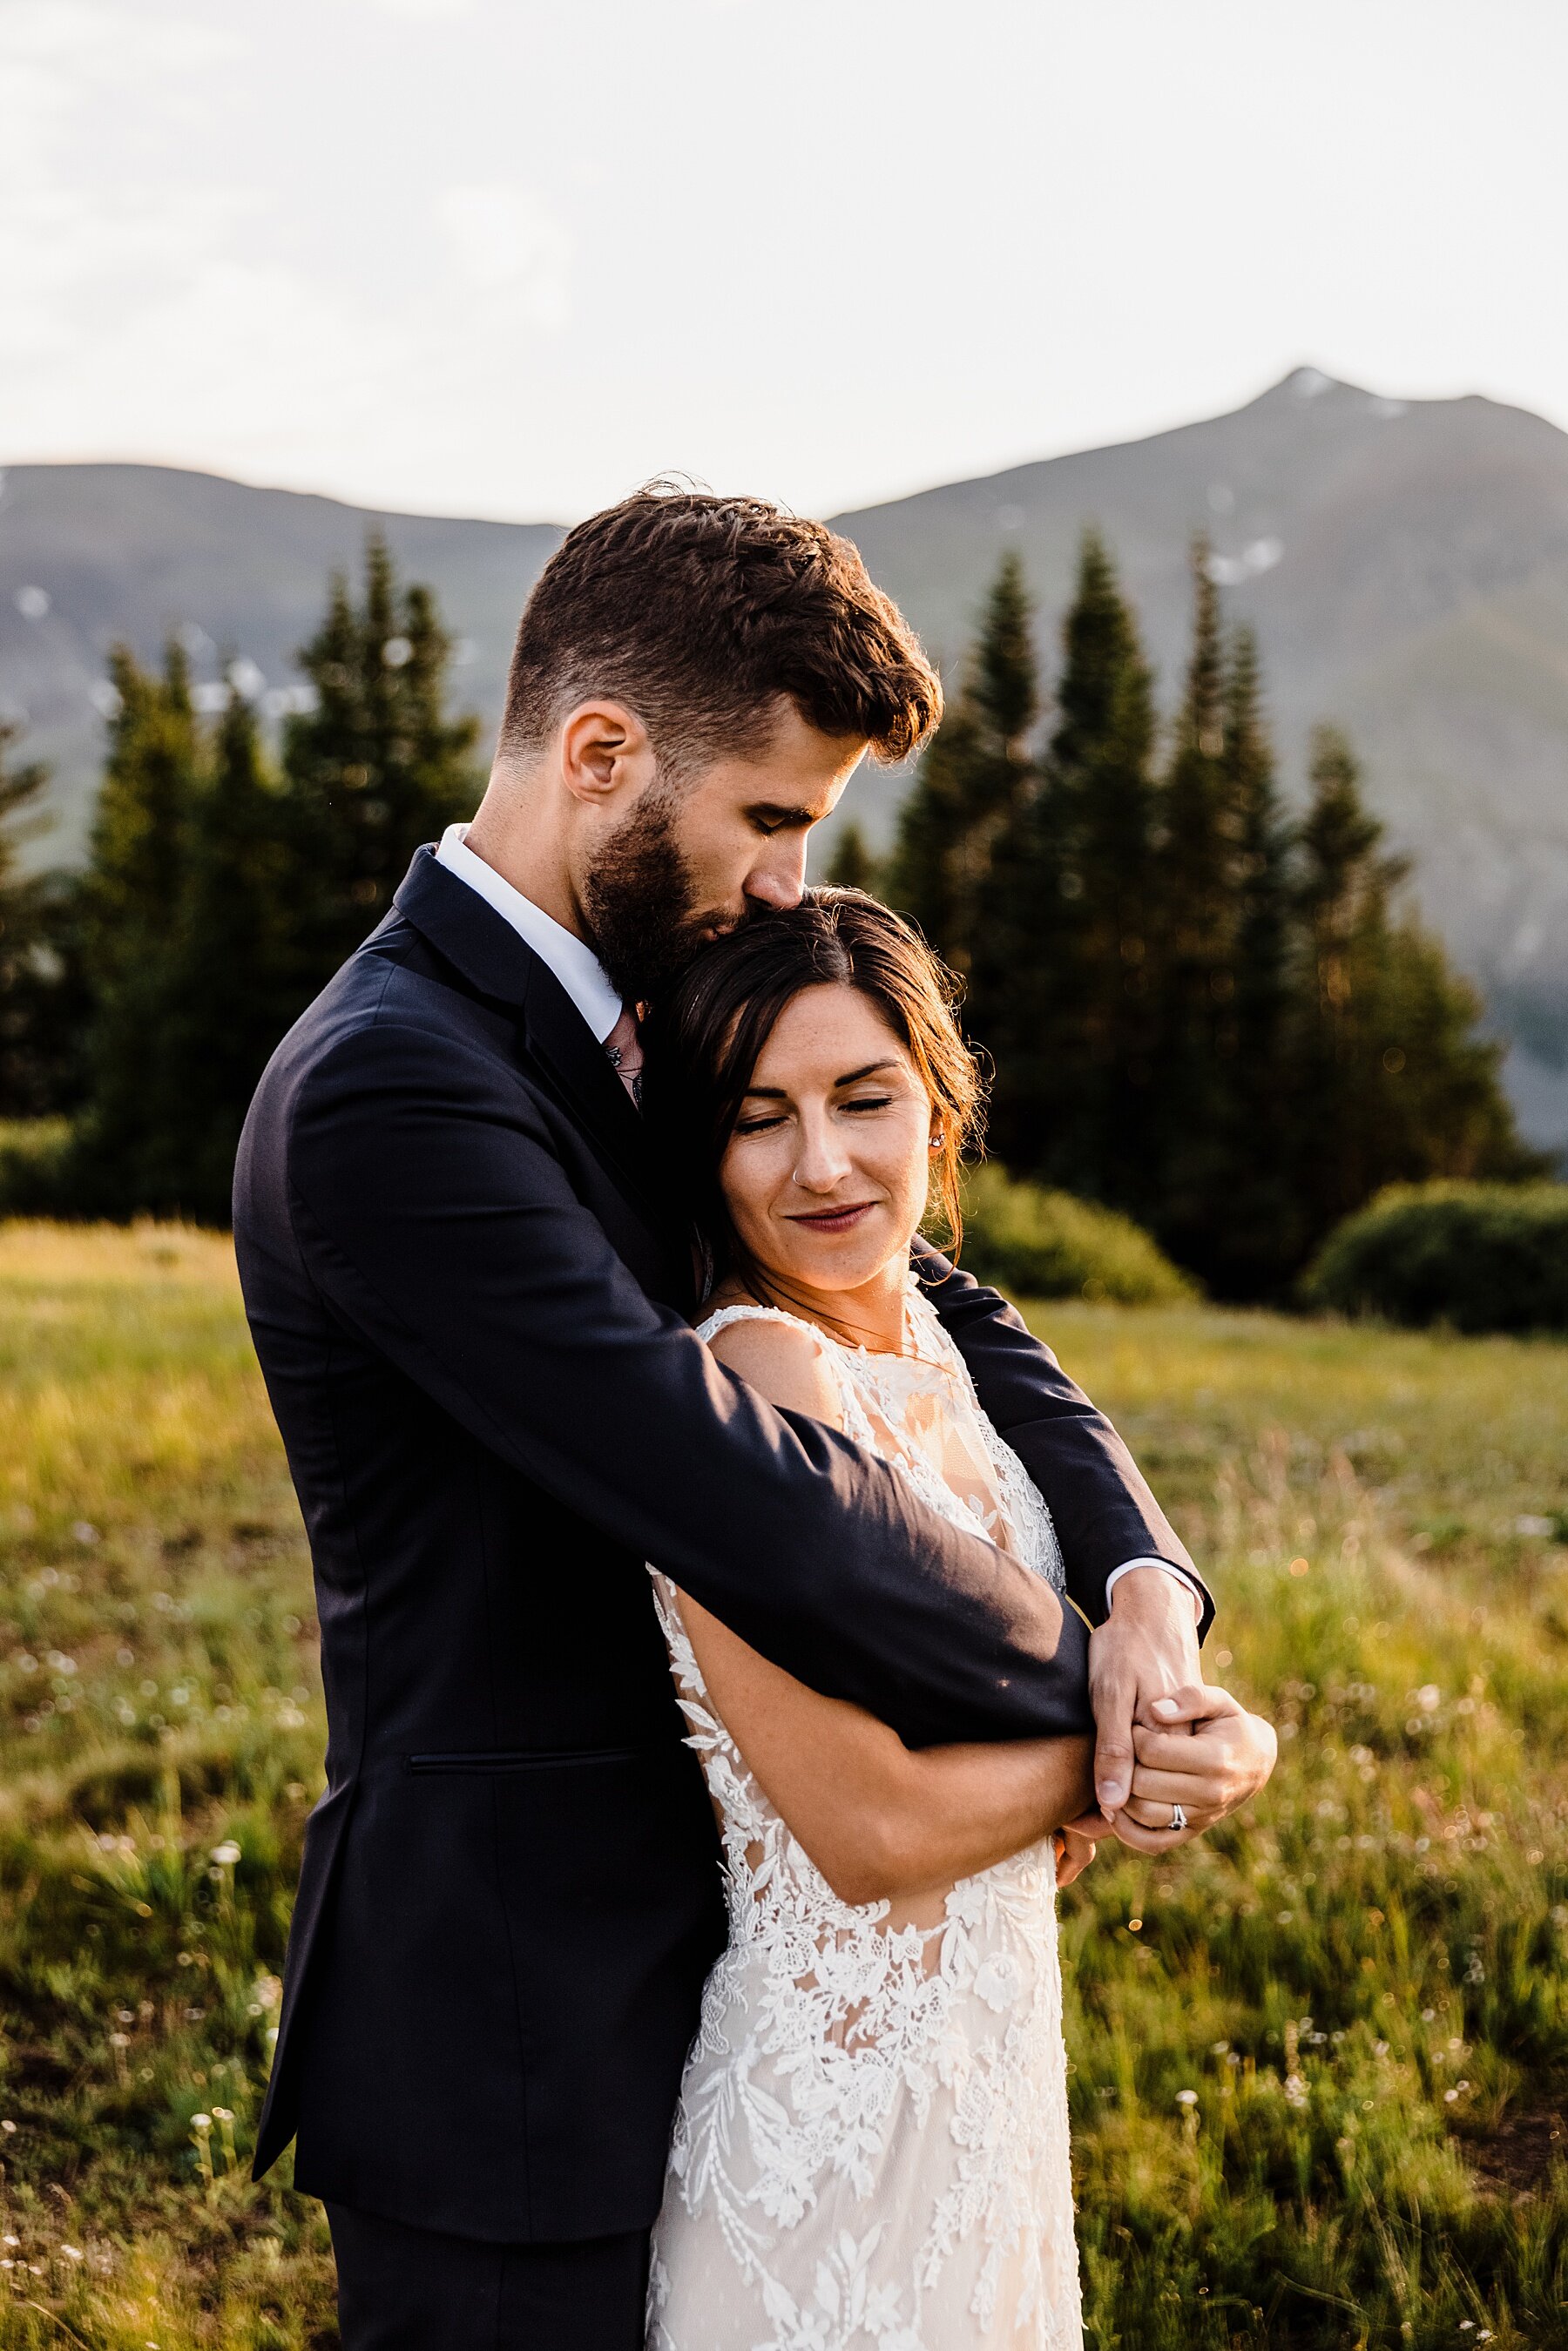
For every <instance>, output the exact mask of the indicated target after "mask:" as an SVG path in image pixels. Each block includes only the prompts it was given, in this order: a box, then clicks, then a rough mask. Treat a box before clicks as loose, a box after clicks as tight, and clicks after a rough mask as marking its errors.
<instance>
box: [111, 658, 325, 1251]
mask: <svg viewBox="0 0 1568 2351" xmlns="http://www.w3.org/2000/svg"><path fill="white" fill-rule="evenodd" d="M301 881H302V877H301V874H300V872H299V867H298V858H297V854H296V844H295V841H294V839H293V828H292V824H291V811H290V810H289V808H288V804H287V800H286V799H285V798H284V796H283V794H282V792H281V790H280V789H279V788H278V786H277V782H276V781H275V780H274V779H273V778H272V777H270V776H269V774H268V772H267V764H266V761H265V758H264V757H263V753H262V747H261V743H260V740H259V737H258V734H257V729H256V717H255V714H254V713H253V711H252V710H251V708H250V707H249V705H248V704H246V702H245V701H244V699H243V698H242V697H241V696H240V695H238V694H236V693H231V695H230V697H229V702H228V705H227V707H226V709H225V712H224V714H223V716H222V718H221V720H220V722H219V724H218V726H217V728H216V731H215V735H214V737H213V739H212V741H211V742H210V744H209V745H208V746H206V747H205V749H204V758H203V760H202V763H201V774H200V779H199V784H198V788H197V789H196V791H195V793H194V794H193V799H192V804H191V809H190V820H189V825H188V831H187V839H186V844H185V854H184V866H183V887H182V892H181V904H180V914H179V921H178V925H177V936H176V939H175V942H174V945H173V948H172V987H171V995H172V1005H171V1010H170V1016H169V1029H168V1041H167V1046H166V1058H167V1062H168V1067H169V1072H170V1074H169V1081H168V1085H167V1103H166V1109H165V1113H164V1119H165V1123H164V1124H163V1125H162V1129H161V1131H160V1132H159V1134H157V1136H156V1138H149V1146H148V1154H147V1158H146V1160H145V1162H144V1165H146V1166H147V1168H148V1171H149V1172H148V1176H147V1178H146V1185H145V1188H147V1189H148V1190H149V1191H150V1193H152V1195H153V1196H156V1198H157V1199H158V1200H159V1201H160V1203H162V1204H170V1205H177V1206H178V1207H180V1208H181V1209H182V1210H183V1212H184V1213H185V1214H187V1215H190V1216H193V1217H196V1218H198V1219H199V1220H201V1221H203V1222H205V1223H215V1224H221V1223H225V1222H226V1221H227V1217H228V1213H229V1194H230V1187H231V1185H232V1183H233V1179H234V1161H235V1148H236V1146H237V1144H238V1142H239V1134H240V1128H241V1126H242V1125H243V1124H244V1123H245V1114H246V1110H247V1109H248V1107H249V1104H250V1098H251V1095H252V1094H253V1093H254V1092H255V1091H256V1081H257V1080H258V1079H259V1078H260V1076H261V1073H262V1071H263V1070H264V1069H265V1068H266V1066H267V1059H268V1057H269V1055H270V1054H271V1052H272V1050H273V1047H274V1046H275V1045H276V1044H277V1040H278V1039H279V1038H280V1037H281V1036H282V1035H283V1033H284V1031H285V1030H286V1029H287V1028H288V1027H289V1025H290V1023H291V1022H292V1021H293V1019H295V1017H296V1016H297V1014H298V1012H299V1011H300V1010H301V1009H302V1007H301V1005H300V1003H299V1001H298V979H297V977H296V971H295V956H294V953H293V938H292V932H293V923H294V911H295V907H296V905H297V904H298V895H299V892H300V887H301ZM154 1171H156V1172H154Z"/></svg>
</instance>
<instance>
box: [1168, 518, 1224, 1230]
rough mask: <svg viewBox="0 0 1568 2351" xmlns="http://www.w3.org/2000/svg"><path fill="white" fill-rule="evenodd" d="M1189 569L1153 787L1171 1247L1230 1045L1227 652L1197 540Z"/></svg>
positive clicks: (1202, 1211)
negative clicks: (1166, 737) (1188, 611)
mask: <svg viewBox="0 0 1568 2351" xmlns="http://www.w3.org/2000/svg"><path fill="white" fill-rule="evenodd" d="M1192 578H1193V638H1192V653H1191V655H1190V658H1189V661H1188V664H1187V673H1186V692H1185V695H1184V697H1183V701H1182V705H1181V709H1180V712H1179V714H1178V716H1177V719H1176V734H1175V742H1174V746H1173V750H1172V757H1171V762H1170V766H1169V768H1168V769H1167V771H1166V778H1165V780H1164V784H1163V787H1162V789H1161V793H1160V814H1159V820H1158V835H1159V842H1160V847H1159V856H1158V861H1157V881H1156V885H1155V901H1156V904H1157V907H1158V913H1159V924H1160V937H1159V941H1158V963H1159V968H1160V994H1161V1016H1162V1017H1161V1023H1160V1028H1161V1033H1160V1037H1159V1040H1158V1044H1157V1047H1156V1051H1155V1083H1156V1088H1157V1092H1156V1110H1155V1118H1156V1124H1157V1127H1158V1131H1159V1137H1160V1140H1159V1146H1158V1153H1157V1156H1158V1159H1159V1162H1160V1165H1161V1167H1162V1171H1163V1178H1164V1180H1163V1183H1162V1186H1161V1191H1162V1201H1161V1207H1162V1212H1163V1214H1162V1223H1161V1230H1162V1232H1163V1233H1164V1234H1165V1235H1166V1236H1167V1238H1166V1246H1167V1247H1168V1248H1173V1249H1190V1247H1191V1237H1192V1236H1194V1235H1196V1234H1197V1233H1200V1232H1201V1231H1202V1230H1203V1228H1204V1227H1205V1225H1206V1223H1207V1220H1208V1217H1209V1216H1210V1214H1211V1204H1212V1203H1213V1201H1214V1199H1215V1197H1216V1195H1217V1187H1218V1184H1219V1183H1220V1181H1221V1180H1222V1175H1223V1163H1222V1156H1221V1152H1220V1149H1219V1143H1218V1138H1219V1134H1220V1131H1221V1129H1222V1127H1223V1126H1224V1124H1225V1099H1224V1098H1225V1094H1226V1092H1227V1091H1228V1087H1227V1084H1226V1081H1225V1079H1224V1077H1223V1076H1222V1073H1221V1064H1222V1062H1223V1061H1224V1059H1225V1058H1226V1057H1227V1056H1228V1054H1231V1053H1234V1051H1235V1050H1236V1023H1235V1012H1234V1008H1233V1005H1232V998H1233V995H1234V990H1235V976H1234V973H1233V971H1232V969H1231V958H1230V944H1231V916H1232V911H1233V909H1232V905H1231V900H1230V892H1229V888H1228V883H1229V881H1230V860H1229V855H1228V851H1229V846H1230V844H1229V843H1228V841H1227V839H1226V836H1225V831H1224V817H1225V814H1226V804H1227V778H1226V774H1225V761H1224V754H1225V660H1224V646H1223V639H1222V634H1221V629H1220V614H1219V598H1218V591H1217V590H1216V588H1215V585H1214V582H1213V580H1212V578H1211V576H1210V571H1209V561H1208V547H1207V541H1205V540H1202V539H1199V540H1198V541H1197V543H1196V544H1195V546H1194V549H1193V559H1192ZM1182 1261H1183V1262H1184V1263H1186V1262H1190V1259H1187V1258H1184V1259H1183V1260H1182Z"/></svg>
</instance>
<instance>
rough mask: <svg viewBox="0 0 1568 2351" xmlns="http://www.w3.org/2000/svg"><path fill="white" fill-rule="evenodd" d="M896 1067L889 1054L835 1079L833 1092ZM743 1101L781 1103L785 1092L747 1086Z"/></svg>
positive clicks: (768, 1087) (781, 1089)
mask: <svg viewBox="0 0 1568 2351" xmlns="http://www.w3.org/2000/svg"><path fill="white" fill-rule="evenodd" d="M897 1067H898V1061H897V1059H896V1057H895V1056H894V1054H892V1053H889V1054H888V1055H887V1057H886V1059H885V1060H884V1061H868V1062H867V1063H866V1065H865V1067H864V1069H863V1070H851V1071H849V1072H848V1074H847V1075H846V1076H844V1077H841V1078H835V1079H834V1080H833V1091H834V1092H835V1093H836V1092H838V1090H839V1088H840V1087H841V1086H858V1085H859V1083H860V1081H861V1080H862V1078H874V1077H875V1075H876V1073H877V1071H879V1070H896V1069H897ZM744 1099H745V1100H746V1101H747V1102H753V1101H756V1102H764V1101H765V1102H783V1101H784V1100H785V1099H786V1092H785V1089H784V1087H782V1086H747V1089H746V1093H745V1097H744Z"/></svg>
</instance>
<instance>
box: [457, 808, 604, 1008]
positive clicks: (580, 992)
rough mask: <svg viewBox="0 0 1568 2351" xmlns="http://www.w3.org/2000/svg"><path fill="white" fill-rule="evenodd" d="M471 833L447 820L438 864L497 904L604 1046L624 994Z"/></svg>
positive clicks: (588, 952)
mask: <svg viewBox="0 0 1568 2351" xmlns="http://www.w3.org/2000/svg"><path fill="white" fill-rule="evenodd" d="M467 834H468V828H467V826H466V825H465V824H449V825H448V826H447V828H446V830H445V831H444V833H443V834H442V836H441V843H440V846H439V848H438V849H437V850H436V852H435V861H436V863H437V864H438V865H444V866H445V868H446V870H447V872H449V873H454V874H455V875H456V877H457V879H458V880H459V881H460V882H466V883H467V884H468V887H469V888H470V889H471V890H476V891H477V892H478V893H479V895H480V897H481V898H483V899H484V901H485V903H486V905H488V906H494V908H495V909H496V912H497V914H499V915H500V916H501V918H502V919H503V921H505V922H507V923H510V925H511V926H512V928H513V930H515V931H516V932H517V935H518V937H519V938H521V939H523V940H525V941H526V942H527V944H528V946H530V947H532V949H533V951H534V953H535V955H537V956H538V957H539V959H540V961H541V962H542V963H547V964H548V965H549V967H550V969H551V971H553V972H554V974H555V976H556V977H557V979H559V982H560V984H561V986H562V987H564V988H565V990H566V992H567V994H568V995H569V996H570V998H571V1000H572V1002H573V1003H574V1004H575V1005H576V1007H577V1008H578V1010H579V1011H580V1013H581V1015H582V1017H583V1019H584V1020H586V1021H587V1023H588V1026H589V1028H590V1029H591V1030H592V1032H593V1037H594V1040H595V1042H596V1043H598V1044H601V1045H602V1044H603V1042H604V1040H605V1039H606V1038H607V1037H608V1036H609V1035H610V1032H611V1030H612V1029H613V1028H614V1026H615V1023H616V1022H617V1021H618V1020H619V1019H620V1018H621V998H620V997H619V996H618V995H617V994H616V992H615V990H614V988H613V987H612V986H611V985H610V982H609V979H608V978H607V977H606V976H605V972H604V967H603V965H602V964H601V962H600V960H599V957H598V956H596V955H595V954H594V952H593V949H592V948H591V946H586V945H585V944H584V942H583V941H582V940H581V939H580V938H578V937H576V936H575V935H574V934H573V933H572V932H570V931H569V930H567V929H565V928H564V927H563V926H562V925H560V924H559V923H558V922H557V921H556V919H555V917H554V915H553V914H546V913H545V911H544V908H543V907H542V906H536V905H535V904H534V902H533V900H532V899H531V898H525V897H524V895H523V893H522V892H521V891H520V890H515V889H514V888H513V887H512V884H511V883H509V882H508V881H507V878H506V876H505V875H504V874H501V873H497V871H496V869H495V867H494V866H493V865H487V864H486V862H485V860H484V859H483V858H482V857H477V856H476V855H475V853H474V852H473V850H471V849H470V848H469V846H468V840H467Z"/></svg>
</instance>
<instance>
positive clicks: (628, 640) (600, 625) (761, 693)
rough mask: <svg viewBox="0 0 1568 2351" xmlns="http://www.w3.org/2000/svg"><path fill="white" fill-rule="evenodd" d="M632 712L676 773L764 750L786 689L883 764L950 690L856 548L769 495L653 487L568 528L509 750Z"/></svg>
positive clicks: (547, 584) (517, 672) (518, 668)
mask: <svg viewBox="0 0 1568 2351" xmlns="http://www.w3.org/2000/svg"><path fill="white" fill-rule="evenodd" d="M592 695H608V696H611V697H612V698H613V699H614V700H615V701H617V702H622V703H624V704H625V705H627V706H628V708H630V709H632V710H634V711H635V712H636V714H637V716H639V717H640V718H641V719H642V721H643V725H644V726H646V727H647V729H648V733H649V736H650V737H651V739H652V741H653V747H654V749H655V751H656V752H657V753H658V755H659V758H660V759H661V760H662V761H663V762H664V763H665V764H666V765H668V766H670V767H671V768H676V769H678V768H683V767H693V766H698V765H701V764H702V763H703V762H704V761H705V760H707V759H711V758H716V757H718V756H719V754H720V753H722V752H726V751H729V752H734V751H746V750H752V749H756V748H758V747H760V746H761V745H762V744H763V743H765V742H766V741H767V740H768V737H769V735H770V734H771V732H772V729H773V726H774V724H775V722H776V718H777V715H778V704H779V698H780V697H781V696H785V697H788V699H789V701H790V702H792V703H793V704H794V705H795V708H796V709H797V710H798V711H799V712H800V716H801V717H802V718H803V719H804V720H805V721H806V723H807V725H808V726H814V727H816V728H817V729H818V730H819V731H820V732H821V734H824V735H841V736H859V737H862V738H864V739H865V740H866V741H868V742H869V743H870V745H871V748H872V751H873V755H874V756H875V757H876V758H879V759H883V760H894V759H903V758H907V756H908V755H909V753H910V752H911V751H913V750H915V749H916V748H917V747H918V746H919V745H920V744H921V743H923V742H924V741H925V738H926V737H927V736H928V735H930V734H931V733H932V731H933V729H934V728H935V727H936V723H937V721H938V719H939V718H940V717H941V716H942V687H941V684H940V682H939V680H938V678H937V676H936V671H935V670H934V669H933V668H932V665H931V664H930V663H929V662H928V661H927V660H926V658H925V654H924V653H923V652H922V651H921V649H920V644H919V642H918V640H917V638H916V637H915V632H914V631H913V630H912V629H911V628H910V626H909V623H908V622H907V621H905V619H904V615H903V614H902V612H900V611H899V610H898V607H897V606H896V605H895V604H894V602H893V601H892V600H891V599H890V598H888V597H886V596H884V595H883V592H882V590H881V589H880V588H877V587H875V586H873V582H872V580H871V578H870V575H869V574H868V572H867V570H866V568H865V565H864V564H863V563H862V560H861V558H860V554H859V551H858V549H855V548H854V547H852V545H851V543H850V541H849V540H848V539H847V538H836V537H835V536H834V534H833V533H832V532H831V530H828V529H826V528H824V526H823V525H822V524H821V523H820V522H802V521H800V519H799V518H798V517H796V516H794V515H790V514H786V513H785V512H784V511H783V510H782V509H781V508H780V507H775V506H769V505H768V502H767V500H766V499H763V498H727V497H715V496H711V495H709V494H708V493H706V492H705V491H698V490H692V489H686V488H683V487H681V486H678V485H674V484H669V483H664V482H653V483H650V484H649V485H648V486H646V487H645V488H643V489H641V490H638V491H637V492H636V493H635V494H634V495H633V496H631V497H629V498H622V501H621V503H620V505H619V506H614V507H606V508H605V510H604V512H603V513H602V514H596V515H593V516H591V517H590V518H589V520H588V521H587V522H583V523H579V525H578V527H577V528H576V529H575V530H573V531H570V532H569V533H568V535H567V537H566V538H565V539H564V540H563V541H562V543H561V545H560V547H559V549H557V551H556V553H555V554H554V555H553V556H552V557H551V558H550V559H549V562H548V563H547V564H546V566H545V568H544V569H543V571H542V572H541V573H540V575H539V578H538V581H537V582H536V584H535V587H534V590H533V593H532V595H531V596H530V597H529V598H528V604H527V607H526V609H525V611H524V612H523V617H522V621H521V622H520V624H519V626H518V629H517V645H516V648H515V649H514V652H513V654H512V667H511V674H510V677H509V678H508V680H507V710H506V716H505V718H504V719H503V721H502V725H501V749H502V751H503V752H504V753H507V752H509V753H512V754H514V755H517V756H520V757H523V758H527V757H528V756H530V755H531V754H533V753H534V752H536V751H538V749H539V748H540V747H541V746H542V745H543V744H544V742H545V741H546V740H547V739H548V737H549V734H550V731H551V729H552V728H553V727H554V726H557V725H558V724H559V721H560V719H561V718H562V717H563V716H565V714H566V713H567V712H568V711H569V710H570V709H571V708H572V707H573V705H575V704H577V703H580V702H583V701H586V700H587V699H588V698H589V697H590V696H592Z"/></svg>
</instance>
